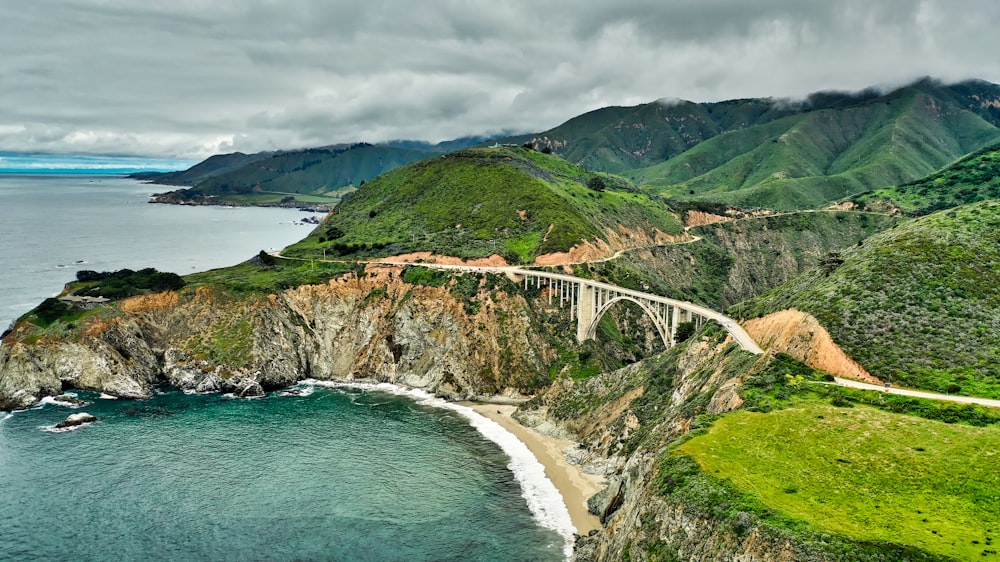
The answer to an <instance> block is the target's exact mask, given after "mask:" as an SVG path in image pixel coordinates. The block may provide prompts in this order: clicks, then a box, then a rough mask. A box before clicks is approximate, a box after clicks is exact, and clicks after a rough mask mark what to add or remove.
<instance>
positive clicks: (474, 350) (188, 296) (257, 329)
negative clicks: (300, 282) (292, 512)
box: [0, 270, 548, 409]
mask: <svg viewBox="0 0 1000 562" xmlns="http://www.w3.org/2000/svg"><path fill="white" fill-rule="evenodd" d="M397 273H398V271H397ZM171 295H172V296H168V297H165V296H164V295H152V296H148V297H136V298H133V299H131V300H128V301H125V302H124V303H122V305H121V306H120V307H119V310H120V314H118V315H116V316H113V317H112V318H111V319H110V320H98V319H96V317H94V318H95V319H92V320H90V321H89V323H87V324H86V325H85V326H81V327H79V328H78V329H79V330H80V331H81V332H82V334H81V336H80V337H77V338H61V339H58V340H48V339H45V338H44V337H43V338H41V339H37V341H35V340H34V339H32V338H26V337H22V336H24V333H25V330H27V328H26V327H23V326H22V327H21V328H20V329H15V330H14V331H13V332H12V333H11V334H10V335H8V337H7V338H6V339H5V340H4V345H3V346H0V409H18V408H25V407H28V406H30V405H31V404H33V403H35V402H37V401H38V400H39V399H40V398H42V397H43V396H52V395H56V394H59V393H61V392H62V389H63V388H65V387H75V388H81V389H89V390H95V391H99V392H104V393H107V394H111V395H115V396H120V397H129V398H144V397H148V396H149V395H150V392H151V389H152V386H153V385H154V384H156V383H159V382H169V383H170V384H172V385H175V386H177V387H178V388H181V389H185V390H195V391H198V392H219V391H221V392H233V393H235V394H237V395H240V396H256V395H260V394H262V393H263V392H265V391H266V390H268V389H272V388H277V387H281V386H286V385H289V384H292V383H294V382H295V381H297V380H301V379H304V378H315V379H321V380H339V381H352V380H366V381H370V380H375V381H380V382H392V383H397V384H401V385H405V386H409V387H414V388H421V389H424V390H427V391H429V392H433V393H436V394H438V395H440V396H443V397H446V398H450V399H454V400H461V399H470V398H475V397H478V396H493V395H507V396H521V395H522V393H523V392H524V391H526V390H527V389H528V388H529V387H530V386H531V385H533V384H537V382H538V381H539V380H541V378H544V379H546V380H547V376H548V373H547V371H546V368H545V366H544V362H543V355H545V354H546V353H548V352H547V351H546V350H547V344H546V342H545V341H544V339H543V338H542V337H541V336H540V335H538V333H537V330H534V329H532V316H531V310H530V308H529V306H528V304H527V302H526V301H525V300H524V298H523V297H522V296H520V295H512V294H507V293H505V292H503V291H501V290H496V289H494V290H491V291H487V290H482V291H481V292H480V294H479V295H477V296H476V302H477V305H478V306H477V308H478V310H476V311H475V312H473V313H469V311H467V310H466V309H465V304H463V302H462V301H460V300H458V299H457V298H456V297H455V296H454V295H453V294H452V293H451V292H450V291H449V288H448V287H430V286H419V285H411V284H408V283H405V282H403V281H402V280H400V279H399V276H398V275H394V274H393V272H392V271H391V270H390V271H382V272H379V273H376V274H372V275H365V276H363V277H361V278H358V277H356V276H354V275H350V276H348V277H345V278H341V279H335V280H332V281H330V282H329V283H327V284H323V285H306V286H300V287H297V288H294V289H288V290H286V291H283V292H281V293H276V294H271V295H264V296H261V295H234V294H231V293H224V292H220V291H215V290H210V289H206V288H200V289H198V290H197V291H194V292H188V293H185V294H184V295H182V296H178V295H176V294H171ZM540 377H541V378H540Z"/></svg>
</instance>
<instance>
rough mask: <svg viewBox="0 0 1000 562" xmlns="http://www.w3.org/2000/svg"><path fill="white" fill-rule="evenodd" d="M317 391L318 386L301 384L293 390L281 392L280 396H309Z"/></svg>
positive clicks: (279, 392)
mask: <svg viewBox="0 0 1000 562" xmlns="http://www.w3.org/2000/svg"><path fill="white" fill-rule="evenodd" d="M315 391H316V386H315V385H312V384H306V383H300V384H297V385H295V386H293V387H291V388H286V389H284V390H279V391H278V392H277V394H278V396H309V395H311V394H312V393H313V392H315Z"/></svg>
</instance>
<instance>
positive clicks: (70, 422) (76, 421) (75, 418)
mask: <svg viewBox="0 0 1000 562" xmlns="http://www.w3.org/2000/svg"><path fill="white" fill-rule="evenodd" d="M95 421H97V418H95V417H94V416H92V415H90V414H88V413H87V412H80V413H79V414H70V416H69V417H67V418H66V419H65V420H63V421H61V422H59V423H57V424H56V429H65V428H67V427H76V426H78V425H83V424H85V423H90V422H95Z"/></svg>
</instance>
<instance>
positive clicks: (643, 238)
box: [532, 225, 690, 265]
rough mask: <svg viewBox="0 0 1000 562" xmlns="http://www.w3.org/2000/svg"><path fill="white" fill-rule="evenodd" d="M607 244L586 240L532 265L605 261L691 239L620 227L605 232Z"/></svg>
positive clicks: (659, 232) (539, 257) (538, 260)
mask: <svg viewBox="0 0 1000 562" xmlns="http://www.w3.org/2000/svg"><path fill="white" fill-rule="evenodd" d="M604 234H605V236H606V237H607V242H605V241H604V240H596V241H594V242H591V241H589V240H584V241H583V242H581V243H580V244H577V245H576V246H573V247H572V248H570V249H569V251H567V252H553V253H551V254H544V255H541V256H538V257H536V258H535V261H534V262H532V265H570V264H575V263H583V262H589V261H600V260H606V259H608V258H610V257H612V256H614V255H615V252H620V251H623V250H632V249H636V248H647V247H650V246H660V245H663V244H677V243H679V242H686V241H688V240H689V239H690V236H689V235H687V234H668V233H666V232H663V231H662V230H660V229H658V228H653V229H651V230H649V231H646V230H643V229H641V228H627V227H625V226H622V225H618V228H608V229H607V230H605V232H604Z"/></svg>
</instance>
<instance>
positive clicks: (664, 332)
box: [586, 295, 674, 349]
mask: <svg viewBox="0 0 1000 562" xmlns="http://www.w3.org/2000/svg"><path fill="white" fill-rule="evenodd" d="M622 301H628V302H632V303H635V304H637V305H639V308H640V309H642V311H643V312H644V313H645V314H646V316H648V317H649V318H650V319H651V320H652V321H653V326H655V327H656V332H657V333H658V334H659V335H660V339H661V340H663V347H665V348H666V349H670V348H671V347H673V344H674V342H673V335H672V334H671V333H670V327H669V325H668V320H667V318H666V316H665V315H663V314H661V313H660V312H659V311H658V310H656V309H654V308H652V307H650V306H649V304H648V303H647V302H644V301H642V300H640V299H637V298H634V297H631V296H629V295H617V296H615V297H614V298H612V299H610V300H608V301H607V302H605V303H603V305H601V307H600V308H598V309H597V311H596V312H595V313H594V318H593V320H591V322H590V325H589V326H587V329H586V334H587V339H595V338H596V337H597V325H598V324H599V323H600V322H601V318H604V314H605V313H606V312H607V311H608V310H610V309H611V307H612V306H614V305H615V304H617V303H619V302H622Z"/></svg>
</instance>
